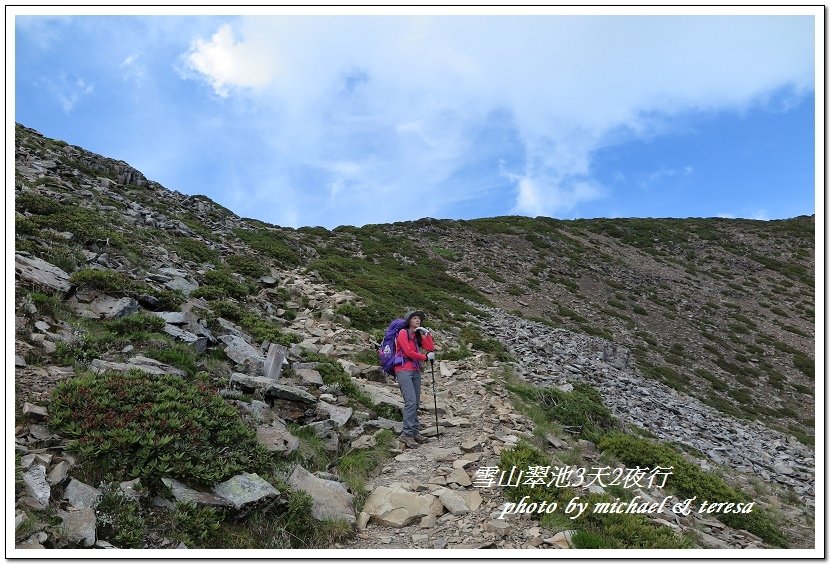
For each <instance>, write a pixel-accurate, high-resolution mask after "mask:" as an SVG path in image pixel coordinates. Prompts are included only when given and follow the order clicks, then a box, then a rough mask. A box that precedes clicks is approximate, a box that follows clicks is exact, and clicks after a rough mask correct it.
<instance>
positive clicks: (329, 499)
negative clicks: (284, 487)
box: [288, 466, 357, 525]
mask: <svg viewBox="0 0 830 564" xmlns="http://www.w3.org/2000/svg"><path fill="white" fill-rule="evenodd" d="M288 485H290V486H291V487H292V488H293V489H295V490H302V491H304V492H306V493H307V494H308V495H310V496H311V499H312V506H311V515H312V517H314V518H315V519H317V520H318V521H322V520H324V519H326V520H332V521H336V520H344V521H346V522H348V523H350V524H352V525H353V524H354V523H355V522H356V520H357V519H356V516H355V512H354V506H353V505H352V499H353V498H354V496H353V495H352V494H350V493H349V492H348V491H347V490H346V487H345V486H344V485H343V484H341V483H340V482H335V481H333V480H324V479H322V478H318V477H317V476H315V475H314V474H312V473H311V472H309V471H308V470H306V469H305V468H303V467H302V466H297V467H296V468H295V469H294V472H292V473H291V477H290V478H288Z"/></svg>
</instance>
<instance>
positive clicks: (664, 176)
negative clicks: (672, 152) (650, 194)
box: [639, 165, 695, 189]
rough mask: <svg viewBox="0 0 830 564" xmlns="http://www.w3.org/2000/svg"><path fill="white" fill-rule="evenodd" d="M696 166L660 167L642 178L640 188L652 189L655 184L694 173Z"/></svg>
mask: <svg viewBox="0 0 830 564" xmlns="http://www.w3.org/2000/svg"><path fill="white" fill-rule="evenodd" d="M694 171H695V170H694V167H692V166H691V165H686V166H683V167H679V168H671V167H660V168H659V169H657V170H655V171H652V172H650V173H648V174H646V175H645V176H644V177H643V178H642V180H640V182H639V184H640V188H643V189H650V188H652V187H654V186H657V185H660V184H662V183H664V182H665V181H666V180H669V179H678V178H683V177H688V176H691V175H692V174H694Z"/></svg>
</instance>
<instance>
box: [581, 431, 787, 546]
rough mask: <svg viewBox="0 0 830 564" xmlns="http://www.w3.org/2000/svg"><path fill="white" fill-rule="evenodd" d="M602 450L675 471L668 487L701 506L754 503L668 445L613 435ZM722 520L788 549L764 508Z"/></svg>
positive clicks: (628, 462)
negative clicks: (713, 503)
mask: <svg viewBox="0 0 830 564" xmlns="http://www.w3.org/2000/svg"><path fill="white" fill-rule="evenodd" d="M597 446H598V447H599V448H600V449H601V450H603V451H608V452H609V453H612V454H613V455H614V456H616V457H617V458H618V459H619V460H620V461H621V462H622V463H624V464H625V465H626V466H629V467H633V466H640V467H643V468H655V467H657V466H660V467H662V468H669V467H671V468H672V474H671V475H670V476H669V478H668V480H667V482H666V487H667V489H669V490H670V491H674V492H676V493H677V495H678V497H680V498H683V499H688V498H691V497H697V502H698V504H699V503H700V502H702V501H704V500H705V501H709V502H734V503H747V502H749V501H751V500H750V499H749V498H748V497H747V496H746V495H744V494H743V493H740V492H738V491H736V490H734V489H733V488H731V487H730V486H729V485H727V484H726V482H724V481H723V479H721V478H719V477H718V476H716V475H715V474H713V473H711V472H705V471H703V470H702V469H701V468H700V467H699V466H697V465H696V464H693V463H692V462H689V461H687V460H686V459H685V458H684V457H683V455H681V454H680V453H679V452H677V451H676V450H675V449H673V448H671V447H669V446H667V445H659V444H655V443H653V442H651V441H649V440H646V439H642V438H638V437H633V436H630V435H624V434H622V433H609V434H608V435H606V436H605V437H603V438H602V439H601V440H600V442H599V443H598V445H597ZM714 515H715V516H716V517H717V519H718V520H720V521H721V522H723V523H725V524H726V525H729V526H730V527H734V528H736V529H746V530H747V531H749V532H751V533H753V534H755V535H758V536H759V537H761V538H762V539H763V540H764V541H765V542H768V543H770V544H773V545H776V546H781V547H784V548H786V547H787V539H786V538H785V537H784V535H783V534H782V533H781V531H780V530H779V529H778V528H777V527H776V526H775V525H774V524H773V523H772V522H771V521H770V517H769V515H768V514H767V512H766V511H764V510H763V509H762V508H758V507H753V511H752V512H751V513H746V514H744V513H724V514H714Z"/></svg>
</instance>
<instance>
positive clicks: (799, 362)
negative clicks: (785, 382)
mask: <svg viewBox="0 0 830 564" xmlns="http://www.w3.org/2000/svg"><path fill="white" fill-rule="evenodd" d="M793 365H794V366H795V367H796V368H798V369H799V370H800V371H801V373H802V374H804V375H805V376H807V377H808V378H810V379H813V378H815V375H816V363H815V361H814V360H813V359H812V358H810V357H809V356H807V355H806V354H804V353H803V352H799V351H795V352H794V353H793Z"/></svg>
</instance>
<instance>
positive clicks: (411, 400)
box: [395, 311, 435, 448]
mask: <svg viewBox="0 0 830 564" xmlns="http://www.w3.org/2000/svg"><path fill="white" fill-rule="evenodd" d="M424 319H425V316H424V312H423V311H411V312H409V313H407V314H406V317H404V321H405V322H406V327H405V328H403V329H401V330H400V331H398V336H397V337H396V338H395V344H396V346H397V350H398V353H399V354H401V355H402V356H403V364H400V365H396V366H395V379H396V380H397V381H398V387H400V389H401V394H403V403H404V406H403V432H401V436H400V440H401V442H403V444H405V445H406V446H407V447H409V448H417V446H418V443H423V442H426V439H424V438H422V437H421V435H420V434H419V432H420V428H421V424H420V423H419V422H418V407H419V405H420V402H421V363H422V362H424V361H427V360H429V361H430V362H432V361H434V360H435V352H433V351H434V350H435V342H434V341H433V338H432V333H431V332H430V330H429V329H427V328H426V327H421V324H422V323H423V322H424ZM419 349H424V350H425V351H426V353H422V352H420V351H419Z"/></svg>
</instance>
